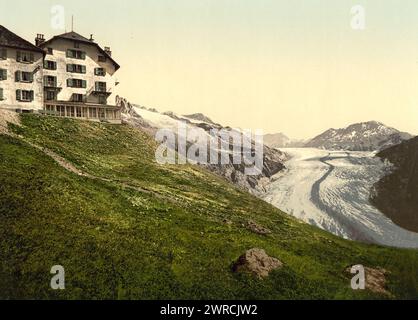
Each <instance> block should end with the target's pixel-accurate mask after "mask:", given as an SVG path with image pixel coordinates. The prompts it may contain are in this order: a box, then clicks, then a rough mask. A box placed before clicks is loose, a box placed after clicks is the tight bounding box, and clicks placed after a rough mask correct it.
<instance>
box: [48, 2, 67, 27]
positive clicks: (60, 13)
mask: <svg viewBox="0 0 418 320" xmlns="http://www.w3.org/2000/svg"><path fill="white" fill-rule="evenodd" d="M51 28H52V29H54V30H64V29H65V9H64V7H63V6H61V5H55V6H52V7H51Z"/></svg>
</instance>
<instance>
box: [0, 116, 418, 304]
mask: <svg viewBox="0 0 418 320" xmlns="http://www.w3.org/2000/svg"><path fill="white" fill-rule="evenodd" d="M22 123H23V127H13V130H14V131H15V132H17V133H19V134H20V135H23V136H24V137H25V139H27V140H29V141H32V142H34V143H37V144H39V145H42V146H47V147H48V148H49V149H51V150H54V151H55V152H56V153H58V154H60V155H61V156H63V157H65V158H66V159H68V160H70V161H71V162H72V163H74V164H75V165H76V166H77V167H78V168H82V169H83V170H85V171H87V172H89V173H91V174H95V175H98V176H102V177H107V178H112V179H113V180H114V182H101V181H99V180H94V179H90V178H86V177H79V176H76V175H75V174H72V173H70V172H68V171H66V170H64V169H63V168H62V167H60V166H59V165H58V164H56V163H55V162H54V161H53V160H52V159H50V158H49V157H47V156H45V155H44V154H43V153H42V152H40V151H39V150H37V149H35V148H33V147H30V146H29V145H28V144H26V143H25V142H23V141H21V140H18V139H15V138H11V137H8V136H4V135H0V261H1V263H0V298H34V297H36V298H41V299H50V298H60V299H61V298H62V299H75V298H81V299H92V298H93V299H102V298H111V299H127V298H131V299H157V298H160V299H171V298H178V299H189V298H194V299H201V298H205V299H250V298H255V299H288V298H321V299H325V298H379V296H376V295H373V294H372V293H370V292H367V291H366V292H364V291H363V292H358V291H357V292H354V291H352V290H351V289H350V288H349V284H350V280H349V275H347V274H345V272H344V270H345V268H346V267H347V266H348V265H351V264H358V263H362V264H365V265H367V266H370V267H376V266H381V267H384V268H386V269H387V270H389V271H390V272H391V275H390V276H389V289H390V291H391V292H392V293H393V294H394V295H395V296H396V297H397V298H416V297H417V296H418V252H417V251H411V250H397V249H389V248H382V247H377V246H368V245H363V244H358V243H354V242H349V241H345V240H342V239H339V238H337V237H334V236H332V235H330V234H328V233H325V232H323V231H320V230H319V229H316V228H314V227H311V226H309V225H306V224H302V223H300V222H298V221H296V220H294V219H292V218H290V217H288V216H287V215H285V214H283V213H282V212H280V211H279V210H277V209H275V208H273V207H272V206H270V205H269V204H267V203H264V202H263V201H261V200H259V199H257V198H255V197H253V196H251V195H249V194H247V193H244V192H242V191H240V190H238V189H236V188H234V187H233V186H231V185H230V184H228V183H227V182H225V181H223V180H222V179H220V178H218V177H216V176H214V175H212V174H210V173H208V172H206V171H204V170H203V169H200V168H197V167H192V166H172V167H170V166H159V165H157V164H156V163H154V161H153V159H154V149H155V144H154V142H153V141H152V139H150V138H149V137H148V136H146V135H145V134H143V133H142V132H140V131H137V130H136V129H133V128H130V127H128V126H112V125H102V124H96V123H90V122H79V121H75V120H70V119H54V118H43V117H37V116H33V115H25V116H22ZM117 181H121V182H125V183H126V182H128V183H129V184H131V185H136V186H139V187H141V188H144V189H147V190H152V191H153V192H154V193H157V194H159V196H158V197H156V196H154V195H152V194H148V193H141V192H137V191H133V190H132V189H129V188H126V187H124V184H123V183H119V182H117ZM225 219H228V220H230V221H232V225H229V224H226V223H224V220H225ZM250 219H252V220H255V221H256V222H257V223H259V224H261V225H263V226H266V227H268V228H269V229H271V230H272V231H273V232H272V234H271V235H268V236H260V235H257V234H254V233H252V232H251V231H249V230H247V228H245V226H244V225H245V224H246V223H247V221H248V220H250ZM253 247H260V248H263V249H265V250H266V251H267V253H268V254H269V255H271V256H274V257H277V258H279V259H280V260H281V261H283V262H284V263H285V267H284V268H283V269H281V270H278V271H275V272H273V273H271V275H270V277H269V278H268V279H265V280H256V279H254V278H253V277H251V276H249V275H245V274H240V275H236V274H232V273H231V271H230V267H231V263H232V262H233V261H234V260H236V259H237V258H238V256H240V255H241V254H242V253H243V252H244V251H245V250H247V249H250V248H253ZM56 264H61V265H63V266H64V267H65V270H66V286H67V289H66V290H64V291H60V292H57V291H52V290H50V289H49V282H50V277H51V275H50V274H49V270H50V268H51V266H53V265H56Z"/></svg>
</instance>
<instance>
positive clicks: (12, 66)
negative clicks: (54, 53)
mask: <svg viewBox="0 0 418 320" xmlns="http://www.w3.org/2000/svg"><path fill="white" fill-rule="evenodd" d="M6 49H7V59H6V60H1V59H0V69H6V70H7V80H0V88H2V89H3V97H4V100H1V101H0V108H10V109H14V110H15V109H23V110H42V109H43V106H44V91H43V85H42V83H43V69H42V67H43V54H42V53H40V52H33V54H34V62H33V63H30V64H29V63H22V62H17V61H16V54H17V51H24V50H17V49H13V48H6ZM35 70H37V71H36V72H35V73H34V75H33V82H32V83H22V82H15V72H16V71H24V72H34V71H35ZM16 90H33V92H34V97H33V101H32V102H22V101H17V100H16Z"/></svg>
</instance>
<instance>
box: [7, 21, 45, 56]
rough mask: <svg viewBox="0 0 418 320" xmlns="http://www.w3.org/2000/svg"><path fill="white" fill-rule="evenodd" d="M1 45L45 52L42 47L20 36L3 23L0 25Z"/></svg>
mask: <svg viewBox="0 0 418 320" xmlns="http://www.w3.org/2000/svg"><path fill="white" fill-rule="evenodd" d="M0 46H2V47H9V48H15V49H22V50H27V51H35V52H42V53H45V52H44V51H43V50H42V49H41V48H38V47H37V46H35V45H34V44H32V43H30V42H29V41H27V40H25V39H23V38H21V37H19V36H18V35H17V34H15V33H13V32H12V31H10V30H9V29H7V28H6V27H3V26H2V25H0Z"/></svg>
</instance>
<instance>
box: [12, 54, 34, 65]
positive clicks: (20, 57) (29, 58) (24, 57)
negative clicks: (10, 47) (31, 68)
mask: <svg viewBox="0 0 418 320" xmlns="http://www.w3.org/2000/svg"><path fill="white" fill-rule="evenodd" d="M34 60H35V58H34V55H33V53H32V52H27V51H17V52H16V61H17V62H22V63H33V61H34Z"/></svg>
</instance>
